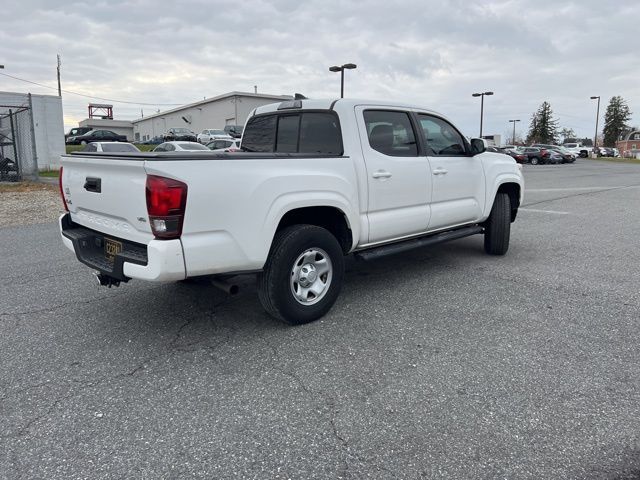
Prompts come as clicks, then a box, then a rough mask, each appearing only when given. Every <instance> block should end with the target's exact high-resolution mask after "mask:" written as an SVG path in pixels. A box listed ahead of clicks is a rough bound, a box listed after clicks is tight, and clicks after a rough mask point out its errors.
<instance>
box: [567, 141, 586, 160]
mask: <svg viewBox="0 0 640 480" xmlns="http://www.w3.org/2000/svg"><path fill="white" fill-rule="evenodd" d="M562 146H563V147H564V148H566V149H567V150H569V151H570V152H571V153H573V154H574V155H575V156H576V157H580V158H587V157H588V156H589V154H590V153H591V150H592V148H591V147H585V146H583V145H582V144H580V143H576V142H568V143H563V144H562Z"/></svg>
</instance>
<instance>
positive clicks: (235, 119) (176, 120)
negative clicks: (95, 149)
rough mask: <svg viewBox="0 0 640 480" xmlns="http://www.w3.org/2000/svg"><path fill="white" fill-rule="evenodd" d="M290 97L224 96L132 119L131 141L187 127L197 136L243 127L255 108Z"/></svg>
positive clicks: (141, 140)
mask: <svg viewBox="0 0 640 480" xmlns="http://www.w3.org/2000/svg"><path fill="white" fill-rule="evenodd" d="M292 98H293V97H291V96H289V95H263V94H259V93H245V92H231V93H225V94H224V95H219V96H217V97H212V98H207V99H206V100H201V101H199V102H196V103H192V104H189V105H185V106H184V107H179V108H174V109H172V110H167V111H165V112H160V113H156V114H154V115H150V116H148V117H143V118H139V119H137V120H134V121H133V138H134V141H136V142H144V141H145V140H149V139H151V138H153V137H157V136H161V135H162V134H163V133H164V132H166V131H167V130H168V129H169V128H177V127H184V128H188V129H189V130H192V131H193V132H195V133H196V134H198V133H200V132H202V130H205V129H213V128H219V129H222V128H224V127H225V125H244V122H245V121H246V119H247V117H248V116H249V113H251V111H252V110H253V109H254V108H256V107H259V106H261V105H267V104H269V103H274V102H280V101H283V100H290V99H292Z"/></svg>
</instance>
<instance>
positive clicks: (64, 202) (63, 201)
mask: <svg viewBox="0 0 640 480" xmlns="http://www.w3.org/2000/svg"><path fill="white" fill-rule="evenodd" d="M62 168H63V167H60V176H59V177H58V187H59V188H60V196H61V197H62V204H63V205H64V209H65V211H67V212H68V211H69V207H67V199H66V198H64V190H63V189H62Z"/></svg>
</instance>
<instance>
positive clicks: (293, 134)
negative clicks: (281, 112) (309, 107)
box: [276, 115, 300, 153]
mask: <svg viewBox="0 0 640 480" xmlns="http://www.w3.org/2000/svg"><path fill="white" fill-rule="evenodd" d="M299 131H300V115H286V116H281V117H280V118H279V119H278V140H277V142H276V152H283V153H290V152H297V151H298V132H299Z"/></svg>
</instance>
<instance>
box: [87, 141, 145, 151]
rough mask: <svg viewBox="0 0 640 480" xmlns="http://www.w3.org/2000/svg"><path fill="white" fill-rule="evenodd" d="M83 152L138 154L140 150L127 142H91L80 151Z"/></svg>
mask: <svg viewBox="0 0 640 480" xmlns="http://www.w3.org/2000/svg"><path fill="white" fill-rule="evenodd" d="M82 151H83V152H111V153H113V152H139V151H140V149H139V148H138V147H136V146H135V145H133V144H132V143H127V142H91V143H87V145H86V146H85V147H84V148H83V149H82Z"/></svg>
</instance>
